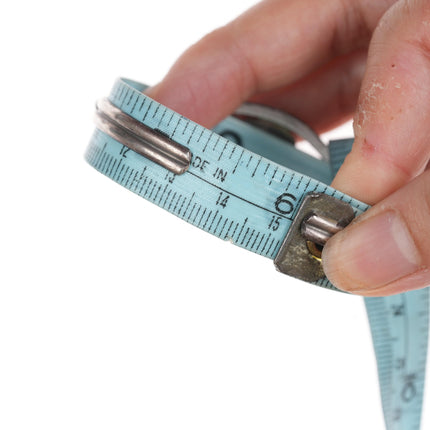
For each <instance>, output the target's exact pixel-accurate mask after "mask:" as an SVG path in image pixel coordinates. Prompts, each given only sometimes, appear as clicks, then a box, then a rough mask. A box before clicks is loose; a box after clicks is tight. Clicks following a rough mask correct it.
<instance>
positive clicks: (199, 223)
mask: <svg viewBox="0 0 430 430" xmlns="http://www.w3.org/2000/svg"><path fill="white" fill-rule="evenodd" d="M206 211H207V208H205V209H204V211H203V213H202V216H201V217H200V221H199V222H198V225H201V224H202V219H203V217H204V216H205V213H206Z"/></svg>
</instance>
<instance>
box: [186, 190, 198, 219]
mask: <svg viewBox="0 0 430 430" xmlns="http://www.w3.org/2000/svg"><path fill="white" fill-rule="evenodd" d="M195 194H196V193H195V192H194V193H193V194H191V198H190V201H189V202H188V205H187V208H186V209H185V212H184V217H185V214H186V213H187V210H188V208H189V207H190V204H191V200H193V198H194V195H195ZM188 219H189V217H188Z"/></svg>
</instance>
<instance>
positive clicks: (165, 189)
mask: <svg viewBox="0 0 430 430" xmlns="http://www.w3.org/2000/svg"><path fill="white" fill-rule="evenodd" d="M168 186H169V185H168V184H165V185H164V190H163V192H162V193H161V196H160V198H159V199H158V203H159V204H160V205H161V200H163V197H164V194H166V191H167V187H168Z"/></svg>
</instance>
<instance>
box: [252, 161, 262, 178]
mask: <svg viewBox="0 0 430 430" xmlns="http://www.w3.org/2000/svg"><path fill="white" fill-rule="evenodd" d="M262 159H263V158H262V157H260V159H259V160H258V163H257V165H256V166H255V169H254V172H253V173H252V175H251V177H252V178H253V177H254V176H255V173H256V172H257V169H258V166H259V165H260V163H261V160H262Z"/></svg>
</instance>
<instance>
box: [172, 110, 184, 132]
mask: <svg viewBox="0 0 430 430" xmlns="http://www.w3.org/2000/svg"><path fill="white" fill-rule="evenodd" d="M172 118H173V115H172ZM181 119H182V116H180V117H179V118H178V121H176V126H175V128H174V130H173V133H172V137H173V136H174V135H175V133H176V130H177V129H178V127H179V124H180V122H181Z"/></svg>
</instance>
